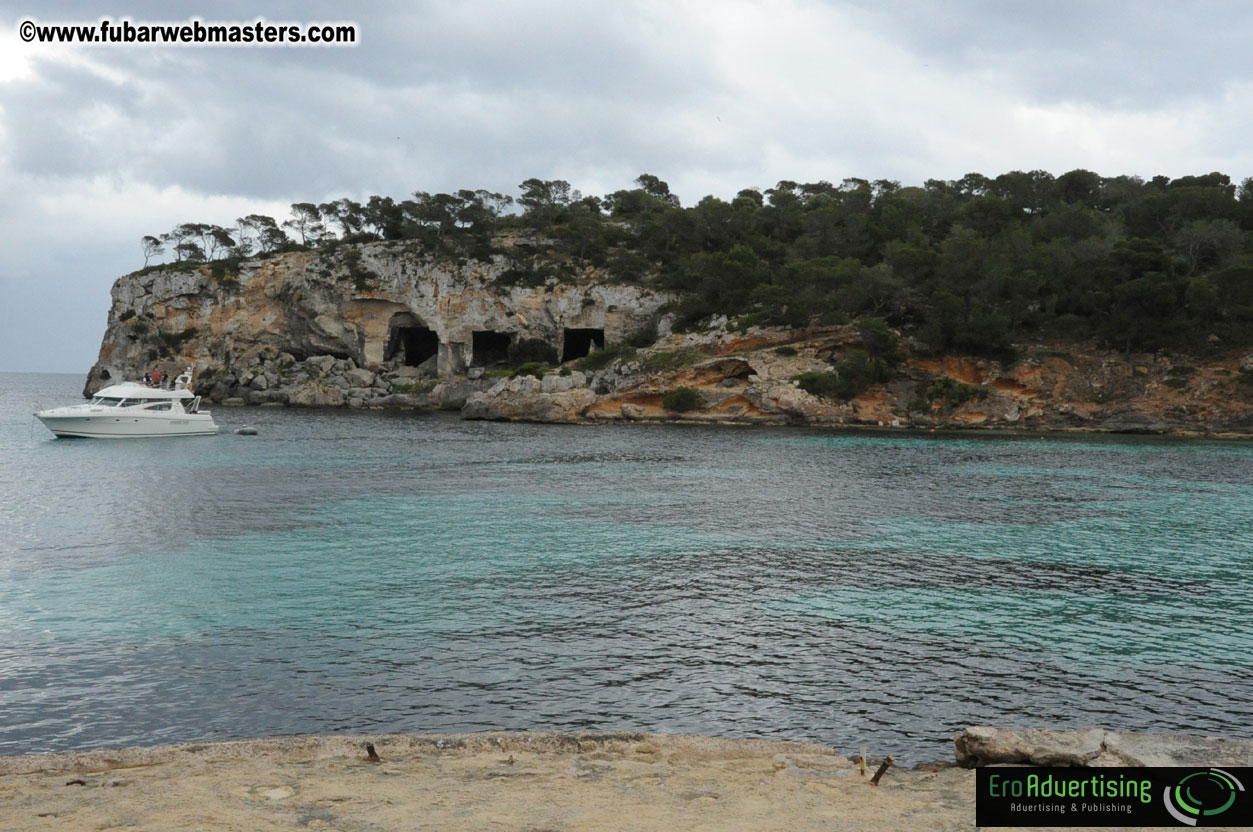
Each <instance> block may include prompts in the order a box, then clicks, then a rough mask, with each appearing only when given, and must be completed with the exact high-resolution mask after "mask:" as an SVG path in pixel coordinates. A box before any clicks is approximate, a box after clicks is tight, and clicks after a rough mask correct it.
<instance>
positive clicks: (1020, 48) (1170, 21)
mask: <svg viewBox="0 0 1253 832" xmlns="http://www.w3.org/2000/svg"><path fill="white" fill-rule="evenodd" d="M851 5H853V6H854V7H856V8H858V10H859V14H858V19H859V20H861V21H864V22H865V23H866V24H868V25H869V26H870V27H871V28H872V29H873V30H874V31H876V32H879V33H881V34H883V35H884V36H885V37H888V38H891V39H892V40H894V41H896V42H899V43H904V44H907V45H908V48H909V49H910V50H911V51H913V52H914V53H915V54H917V55H918V56H919V57H920V58H922V59H923V60H925V61H928V62H931V63H932V64H933V65H934V67H935V68H936V69H937V70H945V71H957V72H963V73H990V74H994V75H999V76H1003V77H1004V78H1006V79H1009V81H1010V83H1012V85H1013V86H1014V88H1016V89H1018V90H1020V91H1022V92H1023V93H1024V94H1025V95H1026V96H1028V97H1030V98H1031V99H1033V100H1038V101H1040V102H1042V103H1055V102H1059V101H1078V102H1085V103H1091V104H1095V105H1098V106H1101V107H1114V108H1119V109H1128V110H1134V109H1141V108H1143V109H1156V108H1161V107H1167V106H1170V104H1171V103H1173V102H1176V101H1177V100H1178V99H1180V98H1195V97H1208V96H1215V95H1219V94H1221V93H1222V91H1223V89H1224V87H1225V86H1226V85H1228V84H1232V83H1242V82H1248V81H1249V78H1250V70H1251V69H1253V63H1251V60H1250V57H1249V47H1248V37H1249V34H1250V31H1253V6H1250V5H1249V4H1248V3H1246V2H1243V0H1197V2H1188V3H1178V2H1172V0H1149V2H1143V1H1142V0H1139V1H1137V2H1127V1H1126V0H1110V2H1097V3H1094V2H1089V0H1057V2H1051V3H1040V2H1031V0H963V2H934V3H915V2H909V0H852V3H851Z"/></svg>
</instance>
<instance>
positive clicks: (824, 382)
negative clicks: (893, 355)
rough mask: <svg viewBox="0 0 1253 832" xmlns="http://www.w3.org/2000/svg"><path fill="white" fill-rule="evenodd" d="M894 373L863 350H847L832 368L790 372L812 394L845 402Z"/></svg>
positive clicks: (801, 386) (794, 379) (802, 387)
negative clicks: (828, 371) (824, 370)
mask: <svg viewBox="0 0 1253 832" xmlns="http://www.w3.org/2000/svg"><path fill="white" fill-rule="evenodd" d="M892 375H893V372H892V369H891V368H890V367H885V366H884V365H883V364H882V363H881V362H879V361H876V360H875V359H873V358H871V357H870V354H869V353H867V352H866V351H865V350H849V351H848V353H847V354H845V356H844V357H843V358H841V359H840V360H839V361H837V362H836V364H835V372H832V373H823V372H819V371H810V372H808V373H801V374H800V375H798V376H793V378H792V380H793V381H795V382H798V383H799V384H800V388H801V389H802V390H804V391H805V392H806V393H809V394H810V395H813V396H819V397H821V398H824V399H835V400H836V401H841V402H846V401H848V400H849V399H854V398H856V397H857V396H859V395H861V394H862V393H863V392H865V391H866V389H867V388H868V387H870V385H872V384H874V383H876V382H882V381H887V380H888V379H890V378H891V377H892Z"/></svg>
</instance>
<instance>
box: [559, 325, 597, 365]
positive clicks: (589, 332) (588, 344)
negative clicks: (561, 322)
mask: <svg viewBox="0 0 1253 832" xmlns="http://www.w3.org/2000/svg"><path fill="white" fill-rule="evenodd" d="M604 348H605V330H603V329H567V330H564V331H563V332H562V336H561V361H562V363H564V362H566V361H573V360H574V359H576V358H582V357H583V356H585V355H587V354H588V353H590V352H591V351H592V350H603V349H604Z"/></svg>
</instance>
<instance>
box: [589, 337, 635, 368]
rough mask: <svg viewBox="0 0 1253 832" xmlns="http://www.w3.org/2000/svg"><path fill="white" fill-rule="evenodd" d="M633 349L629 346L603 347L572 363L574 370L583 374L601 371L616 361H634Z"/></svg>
mask: <svg viewBox="0 0 1253 832" xmlns="http://www.w3.org/2000/svg"><path fill="white" fill-rule="evenodd" d="M635 355H636V353H635V347H632V346H631V345H630V344H614V345H613V346H612V347H605V348H604V349H603V350H592V351H591V352H589V353H588V354H587V355H585V356H583V357H582V358H580V359H578V360H577V361H575V362H574V366H575V369H578V370H583V371H584V372H588V371H596V370H603V369H605V368H606V367H608V366H609V365H610V364H612V363H613V362H614V361H616V360H617V359H619V358H621V359H622V360H623V361H634V360H635Z"/></svg>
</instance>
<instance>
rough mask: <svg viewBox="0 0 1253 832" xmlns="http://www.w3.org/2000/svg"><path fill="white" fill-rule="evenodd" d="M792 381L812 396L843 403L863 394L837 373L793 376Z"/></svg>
mask: <svg viewBox="0 0 1253 832" xmlns="http://www.w3.org/2000/svg"><path fill="white" fill-rule="evenodd" d="M792 381H795V382H797V383H798V384H799V385H800V388H801V389H802V390H804V391H805V392H806V393H808V394H810V395H811V396H818V397H819V398H823V399H835V400H836V401H841V402H846V401H848V400H849V399H851V398H853V397H854V396H856V395H857V394H858V393H859V392H861V391H859V390H858V389H857V388H856V387H855V386H854V385H853V384H851V383H850V382H849V381H848V379H845V378H841V377H840V376H838V375H836V374H835V373H823V372H819V371H817V370H811V371H810V372H808V373H801V374H800V375H798V376H793V377H792Z"/></svg>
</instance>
